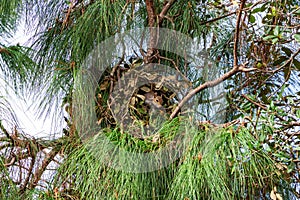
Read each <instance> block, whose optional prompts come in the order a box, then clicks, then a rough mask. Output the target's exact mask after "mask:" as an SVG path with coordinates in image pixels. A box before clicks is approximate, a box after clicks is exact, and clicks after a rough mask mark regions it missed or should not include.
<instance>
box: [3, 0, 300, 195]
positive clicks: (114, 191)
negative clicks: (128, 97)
mask: <svg viewBox="0 0 300 200" xmlns="http://www.w3.org/2000/svg"><path fill="white" fill-rule="evenodd" d="M153 2H154V10H155V12H156V14H159V13H160V12H161V11H162V9H163V8H165V7H164V6H166V4H165V3H164V2H172V1H153ZM225 2H227V3H228V4H227V3H225ZM299 3H300V2H299V1H297V0H288V1H279V0H271V1H256V2H252V1H247V2H246V5H245V8H244V9H243V12H242V15H241V23H240V24H236V23H237V21H238V20H237V16H239V15H238V14H236V13H239V5H240V3H238V1H204V0H202V1H199V0H191V1H176V2H174V3H173V4H172V5H171V7H170V9H169V10H168V12H167V13H166V14H165V15H164V16H163V18H162V19H160V18H159V16H156V18H155V25H158V26H160V27H164V28H169V29H172V30H176V31H180V32H181V33H184V34H186V35H187V36H189V37H191V38H194V37H195V38H199V39H201V42H200V44H197V45H198V46H195V52H193V53H195V54H197V55H198V54H199V57H200V53H199V52H200V50H204V51H205V52H207V55H206V56H207V57H209V58H210V59H211V60H213V61H215V63H214V64H215V67H214V70H215V71H214V72H211V73H213V75H215V76H217V77H215V78H218V77H219V74H220V76H221V75H222V74H225V73H227V72H228V71H230V70H231V69H232V68H233V67H234V66H233V63H234V62H237V63H238V64H242V63H243V64H245V66H246V67H247V68H246V69H253V70H249V71H246V72H240V73H237V74H235V75H234V76H231V77H229V78H228V79H227V80H224V81H223V83H224V84H225V85H226V87H225V89H224V91H222V92H224V93H227V95H226V98H227V100H228V104H229V106H228V108H225V109H226V117H227V118H226V119H227V121H228V122H230V121H232V120H236V119H238V120H239V121H238V122H237V121H232V122H233V124H234V123H235V122H237V123H236V125H226V124H217V125H214V124H212V125H209V123H210V122H208V124H204V125H203V124H201V123H200V125H199V126H198V127H197V129H196V128H191V127H188V123H186V124H187V126H186V127H184V130H180V131H183V133H189V134H188V135H192V136H193V139H192V142H191V146H190V147H185V146H182V147H184V148H187V149H186V152H185V154H184V155H183V156H182V157H180V158H179V159H178V160H176V161H174V162H173V163H172V164H171V165H169V166H167V167H166V168H162V169H160V170H157V171H153V172H145V173H130V172H123V171H119V170H116V169H113V168H111V167H109V166H107V164H108V163H109V161H110V160H109V159H110V158H112V157H113V156H114V155H115V154H114V153H115V150H116V149H98V150H99V151H97V152H98V154H94V153H91V151H90V150H91V149H90V148H91V147H95V146H97V145H96V144H99V143H101V139H102V138H103V137H104V136H105V137H106V138H108V139H109V141H110V142H112V143H113V144H114V145H116V147H119V148H123V149H125V150H127V151H128V152H139V153H146V152H154V151H157V150H159V149H160V148H162V147H164V146H165V145H167V144H168V142H169V141H171V140H172V139H173V138H174V134H175V133H176V132H178V130H179V127H178V126H179V124H180V120H182V119H181V118H176V119H174V120H173V121H167V122H165V123H164V124H163V125H162V127H161V128H160V129H158V130H157V134H156V135H154V136H151V137H144V138H139V137H135V136H133V135H131V134H129V133H127V132H123V131H120V130H121V129H120V128H118V126H111V127H113V129H112V130H111V129H110V126H109V125H107V123H104V125H103V124H102V125H103V126H106V129H105V128H104V129H102V132H101V133H99V134H98V135H96V136H95V137H94V138H91V139H90V141H89V142H86V141H85V142H84V143H82V141H80V140H79V139H80V138H78V135H80V133H78V132H77V131H78V130H82V129H84V128H86V127H74V126H73V124H72V123H73V121H72V120H74V116H73V115H72V109H73V107H72V100H73V95H74V89H78V88H74V80H75V79H76V78H78V76H79V75H78V72H79V71H80V67H81V64H82V62H83V61H84V60H85V58H86V56H87V55H88V54H89V52H90V51H91V50H92V49H93V48H94V47H95V46H97V45H98V44H99V43H101V42H102V41H104V40H106V39H107V38H109V37H111V36H114V35H115V34H116V33H120V32H123V31H125V30H128V29H134V28H140V27H144V26H149V24H148V23H149V15H148V13H147V8H146V1H142V0H139V1H125V0H116V1H112V0H111V1H109V0H95V1H93V0H91V1H82V0H79V1H62V0H51V1H43V0H34V1H17V0H5V1H4V0H3V1H2V2H1V4H0V36H1V37H3V39H1V41H0V42H1V43H0V69H1V72H2V74H3V76H4V77H5V81H6V83H9V84H10V85H11V86H12V87H13V88H15V89H16V90H15V91H16V93H18V94H20V91H24V90H25V91H26V90H31V89H34V90H33V91H34V92H33V93H36V94H37V93H40V92H41V91H43V92H44V93H43V95H34V97H35V100H36V101H37V103H38V104H39V107H38V108H39V110H38V112H39V114H47V112H49V110H50V109H51V108H52V107H51V106H53V105H54V107H55V108H56V110H57V112H58V113H59V111H61V109H62V107H63V106H68V109H67V115H68V116H66V119H67V120H65V121H66V122H67V127H65V129H64V133H65V135H66V136H64V137H61V138H60V140H61V141H63V142H62V143H60V142H59V143H56V142H52V143H51V142H48V141H47V142H45V143H44V142H42V143H38V142H37V140H35V139H32V138H29V140H30V142H28V140H24V141H26V142H25V143H22V142H24V141H22V140H18V139H20V138H21V139H23V136H22V137H21V136H20V135H18V134H17V131H16V130H15V131H14V132H12V133H8V131H7V130H6V129H5V126H4V125H3V123H2V122H4V121H6V122H7V121H10V122H14V119H15V116H14V115H13V114H12V113H13V112H12V110H11V108H10V106H9V103H8V102H6V101H2V97H1V101H0V111H1V113H0V114H1V115H0V117H1V118H0V120H1V121H0V122H1V127H0V128H1V130H0V134H1V137H0V138H1V142H0V145H1V146H0V147H1V152H2V150H7V151H3V152H10V151H9V150H11V149H13V150H14V148H15V150H16V149H18V151H20V150H19V149H22V150H23V151H24V152H27V150H28V149H29V150H28V151H31V152H34V154H31V156H34V155H35V154H36V153H37V152H38V151H40V152H42V151H46V150H45V149H47V150H52V149H55V150H56V149H58V148H59V149H61V151H60V154H61V155H58V154H57V155H58V156H57V157H56V158H57V159H58V160H59V161H60V162H59V168H58V170H57V171H56V172H57V173H56V176H55V178H54V179H51V178H50V180H48V181H49V183H47V186H46V188H43V189H40V188H38V187H37V186H36V185H34V186H26V187H25V189H24V191H19V188H20V185H22V182H21V183H17V182H14V181H13V178H12V177H11V176H10V175H11V174H12V173H13V172H14V171H13V169H14V168H13V169H12V167H16V164H15V165H14V166H10V167H6V165H7V160H10V159H11V158H10V159H7V158H6V157H7V155H5V154H3V153H1V154H0V155H1V159H0V172H1V173H0V175H1V182H0V199H16V198H20V199H33V198H40V199H68V198H69V199H258V198H269V196H270V195H271V194H272V192H273V193H274V191H275V189H274V188H275V187H276V190H277V193H279V194H280V195H281V196H282V197H283V198H285V199H290V198H292V197H293V195H291V194H295V195H297V192H296V190H295V189H293V188H292V186H293V184H294V185H296V186H297V184H298V187H299V179H297V177H299V150H300V149H299V131H298V132H297V130H299V129H296V128H295V127H299V126H300V125H299V118H300V112H299V95H300V91H299V88H300V85H299V70H300V60H299V59H300V58H299V52H300V50H299V44H300V33H299V30H298V28H299V22H300V20H299V16H300V11H299V8H300V7H299ZM23 11H24V12H25V15H26V17H27V18H26V19H27V20H28V22H29V23H28V24H30V22H33V21H35V20H36V19H38V20H37V21H39V22H38V31H37V35H36V36H35V37H34V38H33V40H34V43H33V45H32V46H31V48H27V47H26V48H25V47H21V46H19V45H15V46H9V45H4V42H5V41H4V40H5V38H8V37H11V36H12V35H13V33H14V31H15V30H16V27H17V25H18V23H17V22H18V18H19V17H20V16H21V13H22V12H23ZM159 20H162V21H161V23H160V22H159ZM237 32H238V33H239V34H238V35H236V33H237ZM2 40H3V41H2ZM166 42H167V41H166ZM2 43H3V44H2ZM197 47H199V49H197ZM146 50H147V49H145V51H146ZM198 50H199V51H198ZM235 50H236V51H237V52H235ZM130 53H132V52H130ZM130 53H128V54H130ZM144 53H145V52H144ZM157 53H158V54H157V55H160V56H163V57H166V58H167V59H165V60H160V59H158V58H156V61H159V62H161V61H162V62H161V63H162V64H165V65H170V66H171V67H172V68H173V69H175V70H178V72H180V73H181V74H184V75H185V76H186V77H185V78H187V79H188V80H189V81H190V83H191V85H192V87H194V88H196V87H197V86H199V85H202V84H204V83H205V82H207V81H210V80H211V79H210V78H208V77H207V71H206V70H201V67H203V66H195V64H198V63H189V60H188V58H182V57H180V56H177V55H175V54H174V53H171V52H163V51H158V52H157ZM132 54H133V53H132ZM134 54H138V55H136V56H140V57H142V56H143V55H142V54H143V53H142V51H141V52H140V53H136V52H134ZM101 56H102V55H101ZM124 56H125V59H126V56H130V55H124ZM103 57H104V56H103ZM116 59H118V58H116ZM125 59H124V58H123V61H124V60H125ZM201 59H202V57H201ZM174 63H175V64H174ZM110 64H111V65H113V63H110ZM176 64H177V66H176ZM203 65H208V63H204V64H203ZM109 75H110V74H109ZM101 81H102V80H99V83H101ZM41 83H45V84H41ZM108 83H111V82H107V85H106V88H108V89H110V88H109V87H111V86H110V85H108ZM114 84H115V83H114ZM95 91H96V89H95ZM30 92H32V91H30ZM205 92H207V91H201V92H200V94H197V96H195V98H197V99H199V101H197V102H198V103H199V105H200V106H201V105H202V106H203V109H206V106H207V107H209V106H212V105H211V104H210V103H207V104H205V105H204V102H210V101H209V95H208V94H207V93H205ZM31 95H33V94H31ZM78 95H79V96H80V97H81V98H83V99H84V98H89V97H88V96H87V94H84V93H80V92H79V93H78ZM94 96H95V95H94ZM103 99H104V100H105V102H100V103H101V104H102V106H105V107H107V108H108V107H109V106H108V103H107V100H108V99H109V93H105V94H103ZM94 107H95V106H94V105H92V109H93V110H89V111H90V112H95V110H96V109H95V108H94ZM98 108H99V107H98ZM207 110H208V109H207ZM101 111H102V110H100V111H99V112H100V113H101ZM101 114H103V113H101ZM2 115H3V116H2ZM46 117H47V115H46ZM75 117H76V116H75ZM86 117H87V118H86V119H80V120H90V119H91V117H90V116H86ZM11 119H13V120H11ZM106 120H107V121H108V122H109V119H108V118H107V119H106ZM227 121H226V122H227ZM90 123H96V122H94V121H92V120H91V121H90ZM111 123H112V122H111ZM5 125H7V124H5ZM110 125H112V124H110ZM103 126H102V128H103ZM12 127H13V126H12ZM216 127H218V128H216ZM76 128H77V130H76ZM80 128H82V129H80ZM143 128H144V126H143V125H140V127H139V129H138V130H134V131H139V132H143ZM8 130H10V129H8ZM11 135H12V136H13V137H11ZM182 135H184V134H182ZM157 136H158V138H157ZM180 136H181V135H180ZM39 142H40V141H39ZM53 143H54V144H53ZM50 144H51V145H50ZM18 145H19V146H18ZM47 145H48V146H47ZM45 146H47V148H46V147H45ZM97 148H99V145H98V147H97ZM100 148H102V146H100ZM96 150H97V149H96ZM11 152H13V151H11ZM47 155H48V154H47ZM5 156H6V157H5ZM9 156H10V157H11V156H13V157H15V158H18V159H19V158H20V157H21V156H20V155H17V154H16V153H12V154H10V155H9ZM45 158H47V156H45ZM21 160H22V159H21ZM53 160H54V157H53ZM27 161H28V160H27ZM43 161H44V162H42V163H47V162H46V161H47V160H46V161H45V160H43ZM25 163H26V162H25ZM48 164H49V163H48ZM35 167H36V170H37V169H39V168H38V164H36V165H35ZM25 168H27V167H24V169H25ZM9 170H12V171H9ZM45 171H46V168H45ZM45 171H44V173H47V172H45ZM35 176H36V173H33V172H31V174H29V176H28V180H29V179H30V180H31V183H32V179H33V178H34V177H35ZM8 191H9V192H8ZM16 194H22V195H16ZM271 198H272V197H271Z"/></svg>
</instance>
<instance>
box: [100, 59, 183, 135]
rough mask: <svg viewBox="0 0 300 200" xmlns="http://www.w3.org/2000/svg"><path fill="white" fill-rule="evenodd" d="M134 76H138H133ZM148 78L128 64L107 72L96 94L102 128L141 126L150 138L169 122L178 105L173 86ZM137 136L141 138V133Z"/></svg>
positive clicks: (158, 78) (155, 78) (101, 79)
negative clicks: (152, 133) (135, 75)
mask: <svg viewBox="0 0 300 200" xmlns="http://www.w3.org/2000/svg"><path fill="white" fill-rule="evenodd" d="M141 67H143V66H141ZM135 70H136V71H137V72H134V71H135ZM128 74H129V75H128ZM131 74H138V75H137V77H131V76H132V75H131ZM126 76H127V77H126ZM139 76H140V77H142V78H143V80H142V81H140V80H139V78H140V77H139ZM145 77H147V75H145V74H144V75H143V74H141V73H140V72H139V71H138V69H137V68H136V67H133V64H132V63H126V62H125V61H121V62H119V63H118V64H117V65H115V66H113V67H112V68H108V69H106V71H105V73H104V74H103V75H102V77H101V78H100V81H99V84H98V88H97V89H96V93H95V99H96V101H95V105H96V107H95V111H96V116H97V120H98V121H97V123H98V125H100V126H101V127H102V128H107V127H108V128H115V127H116V126H117V124H122V125H124V126H128V125H129V126H131V125H138V126H141V129H140V130H139V132H148V133H146V134H147V135H149V134H151V133H150V132H153V131H154V130H158V129H159V128H160V127H161V125H162V124H163V123H164V122H166V121H167V120H168V119H169V116H170V115H171V113H172V111H173V110H174V109H175V108H176V106H177V103H178V98H177V94H176V92H174V87H173V86H172V84H173V83H171V84H170V83H169V82H170V81H169V82H168V81H165V80H162V79H161V78H160V77H159V76H157V77H155V75H154V76H151V77H149V79H147V78H145ZM145 79H146V80H145ZM138 82H140V83H138ZM137 83H138V84H137ZM175 90H176V89H175ZM123 112H125V113H126V115H125V114H124V113H123ZM121 115H122V117H121V119H120V117H119V116H121ZM124 115H125V116H124ZM155 120H156V121H155ZM150 130H151V131H150ZM149 131H150V132H149ZM141 134H142V133H141ZM136 136H138V137H141V135H140V134H137V135H136Z"/></svg>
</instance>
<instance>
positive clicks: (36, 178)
mask: <svg viewBox="0 0 300 200" xmlns="http://www.w3.org/2000/svg"><path fill="white" fill-rule="evenodd" d="M59 151H60V148H58V147H54V148H53V149H52V150H51V151H50V152H49V153H48V154H46V156H45V159H44V160H43V162H42V165H41V166H40V167H39V168H38V169H37V170H36V172H35V173H34V178H33V180H32V182H31V184H30V187H29V188H30V189H33V188H34V187H35V186H36V185H37V183H38V182H39V181H40V180H41V176H42V174H43V173H44V172H45V170H46V168H47V166H48V165H49V164H50V162H51V161H52V160H53V159H54V157H55V156H56V155H57V154H58V152H59Z"/></svg>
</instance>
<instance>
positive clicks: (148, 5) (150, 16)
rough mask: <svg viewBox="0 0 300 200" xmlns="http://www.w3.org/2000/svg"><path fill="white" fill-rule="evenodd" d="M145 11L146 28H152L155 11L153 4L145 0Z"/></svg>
mask: <svg viewBox="0 0 300 200" xmlns="http://www.w3.org/2000/svg"><path fill="white" fill-rule="evenodd" d="M146 9H147V14H148V26H150V27H154V26H155V18H156V14H155V10H154V2H153V0H146Z"/></svg>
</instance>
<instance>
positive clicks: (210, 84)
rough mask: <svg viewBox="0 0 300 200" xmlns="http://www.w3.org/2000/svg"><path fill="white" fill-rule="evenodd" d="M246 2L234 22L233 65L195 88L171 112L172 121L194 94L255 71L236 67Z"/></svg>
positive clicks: (242, 66) (241, 5) (242, 4)
mask: <svg viewBox="0 0 300 200" xmlns="http://www.w3.org/2000/svg"><path fill="white" fill-rule="evenodd" d="M245 3H246V0H243V1H242V2H241V4H240V8H239V13H238V17H237V21H236V30H235V37H234V47H233V57H234V63H233V68H232V69H231V70H230V71H229V72H227V73H225V74H224V75H223V76H221V77H219V78H217V79H215V80H213V81H207V82H206V83H204V84H202V85H200V86H198V87H196V88H195V89H193V90H191V91H190V92H189V93H188V94H187V95H186V96H185V97H184V98H183V99H182V100H181V101H180V102H179V104H178V106H177V107H176V108H175V109H174V111H173V112H172V114H171V115H170V119H173V118H174V117H175V116H176V115H177V113H178V112H179V110H180V108H182V106H183V105H184V104H185V103H186V102H187V101H188V100H190V99H191V98H192V97H193V96H194V95H195V94H197V93H198V92H200V91H202V90H204V89H206V88H210V87H214V86H216V85H218V84H219V83H221V82H223V81H225V80H226V79H228V78H230V77H232V76H233V75H235V74H236V73H238V72H243V71H253V70H255V68H251V69H247V68H246V67H245V64H243V65H241V66H239V65H238V45H239V35H240V34H239V33H240V23H241V17H242V10H243V8H244V6H245Z"/></svg>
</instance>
